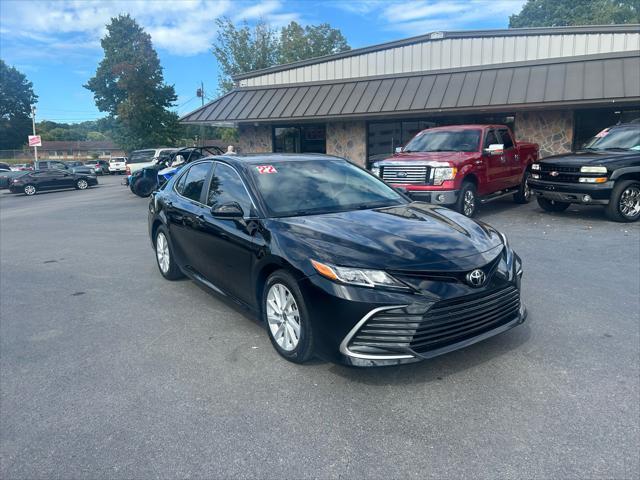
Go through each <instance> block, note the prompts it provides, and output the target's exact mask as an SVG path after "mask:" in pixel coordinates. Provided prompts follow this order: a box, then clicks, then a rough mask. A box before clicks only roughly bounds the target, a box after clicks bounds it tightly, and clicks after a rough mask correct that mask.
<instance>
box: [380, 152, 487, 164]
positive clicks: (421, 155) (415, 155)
mask: <svg viewBox="0 0 640 480" xmlns="http://www.w3.org/2000/svg"><path fill="white" fill-rule="evenodd" d="M478 155H479V153H478V152H409V153H397V154H395V155H394V156H392V157H389V158H387V159H385V160H381V161H378V162H375V163H374V165H383V166H384V165H393V164H394V163H400V164H401V163H407V162H414V161H423V162H463V161H465V160H468V159H472V158H475V157H477V156H478Z"/></svg>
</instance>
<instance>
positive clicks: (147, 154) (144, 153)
mask: <svg viewBox="0 0 640 480" xmlns="http://www.w3.org/2000/svg"><path fill="white" fill-rule="evenodd" d="M155 153H156V151H155V150H136V151H135V152H132V153H131V156H130V157H129V160H128V161H127V162H128V163H144V162H150V161H151V160H153V156H154V155H155Z"/></svg>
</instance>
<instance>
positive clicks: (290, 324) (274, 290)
mask: <svg viewBox="0 0 640 480" xmlns="http://www.w3.org/2000/svg"><path fill="white" fill-rule="evenodd" d="M267 321H268V323H269V330H270V331H271V335H272V336H273V339H274V340H275V341H276V343H277V344H278V346H279V347H280V348H282V349H283V350H285V351H287V352H290V351H292V350H295V348H296V347H297V346H298V342H299V341H300V330H301V323H300V310H299V309H298V304H297V303H296V300H295V298H294V297H293V294H292V293H291V291H290V290H289V289H288V288H287V287H285V286H284V285H283V284H281V283H274V284H273V285H272V286H271V288H269V291H268V292H267Z"/></svg>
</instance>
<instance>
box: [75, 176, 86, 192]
mask: <svg viewBox="0 0 640 480" xmlns="http://www.w3.org/2000/svg"><path fill="white" fill-rule="evenodd" d="M87 188H89V182H87V181H86V180H85V179H84V178H80V179H78V180H76V189H77V190H86V189H87Z"/></svg>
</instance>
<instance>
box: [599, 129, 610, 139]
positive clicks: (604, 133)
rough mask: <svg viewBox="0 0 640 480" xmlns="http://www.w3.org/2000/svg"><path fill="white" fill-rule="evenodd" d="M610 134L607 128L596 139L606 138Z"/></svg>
mask: <svg viewBox="0 0 640 480" xmlns="http://www.w3.org/2000/svg"><path fill="white" fill-rule="evenodd" d="M608 133H609V129H608V128H605V129H604V130H602V131H601V132H600V133H598V134H597V135H596V138H602V137H606V136H607V134H608Z"/></svg>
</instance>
